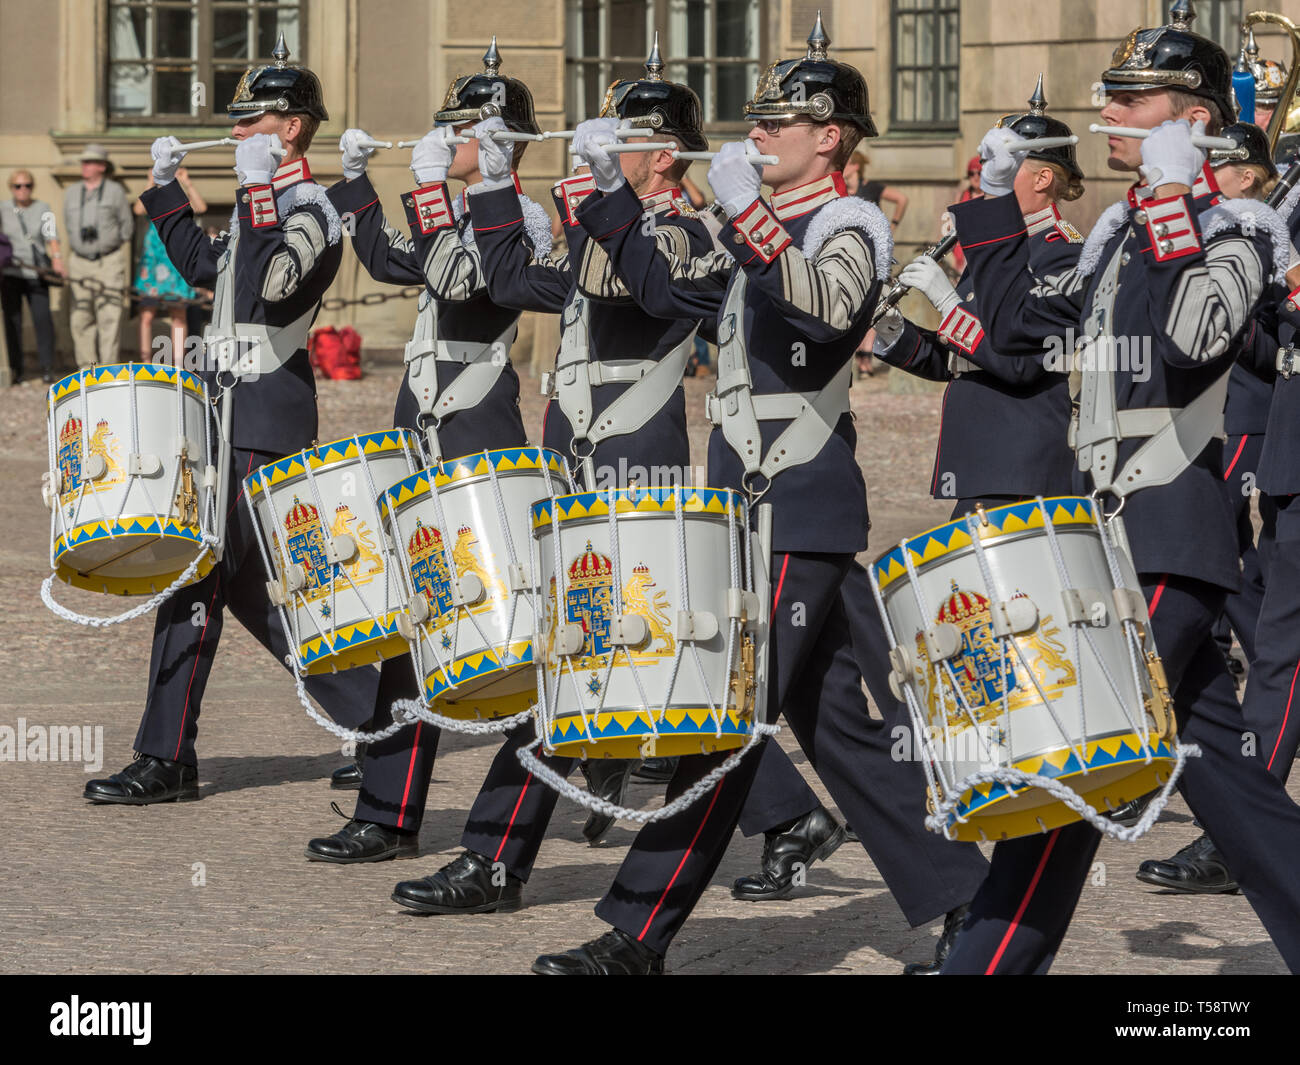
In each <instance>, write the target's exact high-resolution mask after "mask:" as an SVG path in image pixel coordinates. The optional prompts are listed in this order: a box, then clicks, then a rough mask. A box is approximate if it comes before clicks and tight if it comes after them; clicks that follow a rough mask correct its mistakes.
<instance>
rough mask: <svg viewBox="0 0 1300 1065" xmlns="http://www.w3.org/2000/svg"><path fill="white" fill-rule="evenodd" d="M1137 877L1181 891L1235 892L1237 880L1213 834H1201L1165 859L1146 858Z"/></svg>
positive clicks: (1186, 892) (1215, 893)
mask: <svg viewBox="0 0 1300 1065" xmlns="http://www.w3.org/2000/svg"><path fill="white" fill-rule="evenodd" d="M1137 878H1138V879H1139V880H1141V881H1142V883H1144V884H1154V885H1155V886H1156V887H1161V888H1164V889H1165V890H1167V891H1173V892H1175V893H1177V894H1180V895H1231V894H1234V893H1235V892H1236V891H1237V881H1236V880H1234V879H1233V878H1232V874H1231V873H1230V872H1228V867H1227V865H1225V864H1224V861H1223V856H1222V855H1220V854H1219V850H1218V848H1217V847H1215V845H1214V842H1213V840H1211V839H1210V837H1209V836H1206V835H1201V836H1199V837H1197V838H1196V839H1195V840H1193V841H1192V842H1191V843H1189V844H1187V846H1186V847H1184V848H1183V849H1182V850H1180V851H1179V852H1178V853H1177V854H1175V855H1174V856H1173V857H1172V858H1169V859H1166V860H1165V861H1163V862H1161V861H1150V860H1148V861H1145V862H1143V863H1142V864H1141V865H1139V866H1138V871H1137Z"/></svg>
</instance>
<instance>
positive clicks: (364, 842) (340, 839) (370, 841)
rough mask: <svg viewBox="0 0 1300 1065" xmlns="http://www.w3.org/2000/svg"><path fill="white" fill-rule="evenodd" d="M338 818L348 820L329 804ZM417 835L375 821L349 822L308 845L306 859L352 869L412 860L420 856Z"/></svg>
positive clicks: (354, 819)
mask: <svg viewBox="0 0 1300 1065" xmlns="http://www.w3.org/2000/svg"><path fill="white" fill-rule="evenodd" d="M330 809H332V810H333V811H334V812H335V813H336V814H338V815H339V816H340V817H347V814H345V813H344V812H343V811H342V810H340V809H339V807H338V803H333V802H332V803H330ZM419 835H420V834H419V833H418V832H403V831H402V830H401V829H398V828H392V827H390V826H388V825H381V824H378V823H376V822H374V821H358V820H357V819H356V818H352V819H351V820H349V821H348V823H347V824H346V825H344V826H343V827H342V828H340V829H339V830H338V831H337V832H335V833H334V835H332V836H322V837H319V838H317V839H313V840H311V841H310V842H309V843H308V844H307V857H308V858H310V859H311V860H312V861H313V862H334V863H335V864H336V865H354V864H356V863H357V862H386V861H388V860H389V859H392V858H414V857H415V856H416V855H417V854H419V853H420V841H419Z"/></svg>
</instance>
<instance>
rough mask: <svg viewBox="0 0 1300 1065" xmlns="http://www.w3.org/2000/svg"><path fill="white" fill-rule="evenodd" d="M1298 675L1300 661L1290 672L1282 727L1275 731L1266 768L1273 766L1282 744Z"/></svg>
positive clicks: (1299, 672)
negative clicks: (1274, 738)
mask: <svg viewBox="0 0 1300 1065" xmlns="http://www.w3.org/2000/svg"><path fill="white" fill-rule="evenodd" d="M1297 676H1300V662H1297V663H1296V666H1295V672H1294V673H1292V674H1291V690H1290V691H1289V692H1287V696H1286V713H1285V714H1283V715H1282V727H1281V728H1280V729H1278V732H1277V742H1276V743H1275V744H1273V750H1272V752H1271V753H1270V754H1269V756H1268V768H1269V769H1272V768H1273V759H1274V758H1276V757H1277V749H1278V748H1279V747H1280V746H1282V737H1283V736H1285V735H1286V723H1287V720H1288V719H1289V718H1290V717H1291V700H1292V699H1294V698H1295V679H1296V677H1297Z"/></svg>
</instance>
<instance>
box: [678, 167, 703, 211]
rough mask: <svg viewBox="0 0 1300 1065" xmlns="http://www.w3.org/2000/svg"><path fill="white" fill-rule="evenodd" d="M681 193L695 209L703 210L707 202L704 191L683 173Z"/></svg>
mask: <svg viewBox="0 0 1300 1065" xmlns="http://www.w3.org/2000/svg"><path fill="white" fill-rule="evenodd" d="M682 193H683V195H685V197H686V198H687V199H688V200H690V202H691V206H692V207H694V208H695V209H696V210H697V211H702V210H704V208H705V206H707V204H708V202H709V201H708V200H707V199H706V198H705V196H704V193H703V192H701V191H700V187H699V185H697V184H695V182H694V181H692V180H691V179H690V178H689V177H687V176H686V175H685V174H683V175H682Z"/></svg>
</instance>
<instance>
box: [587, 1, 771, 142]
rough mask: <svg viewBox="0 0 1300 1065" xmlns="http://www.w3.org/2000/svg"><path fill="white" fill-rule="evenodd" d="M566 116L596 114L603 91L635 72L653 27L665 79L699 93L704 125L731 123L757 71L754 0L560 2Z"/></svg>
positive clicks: (756, 7)
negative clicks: (563, 22)
mask: <svg viewBox="0 0 1300 1065" xmlns="http://www.w3.org/2000/svg"><path fill="white" fill-rule="evenodd" d="M566 14H567V25H566V30H567V32H566V34H565V39H566V41H567V48H568V54H567V56H566V58H565V67H566V74H567V92H568V98H567V110H568V118H569V121H570V122H575V123H576V122H581V121H582V120H583V119H586V118H594V117H595V116H596V115H597V114H599V113H600V106H601V103H602V102H603V100H604V98H605V90H606V89H607V88H608V87H609V85H610V83H611V82H613V81H615V80H617V79H620V78H639V77H641V76H643V74H644V73H645V65H644V64H645V58H646V55H647V54H648V53H649V51H650V44H651V41H652V39H653V36H654V33H655V31H656V30H657V31H658V33H659V50H660V52H661V53H662V54H663V57H664V60H665V66H664V77H665V78H667V79H669V80H670V81H677V82H681V83H683V84H686V85H689V86H690V87H691V88H692V89H694V90H695V92H696V94H697V95H698V96H699V97H700V103H701V104H702V105H703V109H704V122H705V124H706V125H710V124H714V123H736V122H740V121H741V120H742V114H741V108H742V107H743V105H744V103H745V101H746V100H747V99H749V97H750V95H751V94H752V93H753V91H754V85H755V84H756V83H757V81H758V73H759V62H758V57H759V31H760V17H759V16H760V5H759V0H567V12H566Z"/></svg>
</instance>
